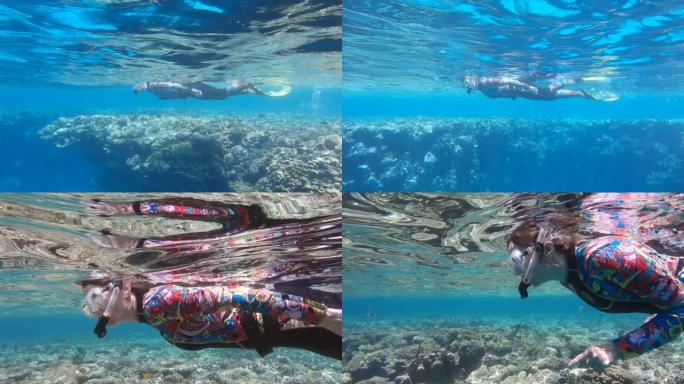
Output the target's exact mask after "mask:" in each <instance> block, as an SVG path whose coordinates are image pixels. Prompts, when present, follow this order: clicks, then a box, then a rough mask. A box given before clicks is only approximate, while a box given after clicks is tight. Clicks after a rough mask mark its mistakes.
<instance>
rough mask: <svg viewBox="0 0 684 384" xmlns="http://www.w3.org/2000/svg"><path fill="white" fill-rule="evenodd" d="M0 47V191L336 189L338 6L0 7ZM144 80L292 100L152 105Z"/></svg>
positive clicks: (130, 3)
mask: <svg viewBox="0 0 684 384" xmlns="http://www.w3.org/2000/svg"><path fill="white" fill-rule="evenodd" d="M0 41H1V42H2V48H1V49H0V141H2V142H3V143H4V144H5V145H4V147H5V149H4V150H3V151H2V153H0V161H2V163H3V164H4V166H3V167H2V169H0V190H2V191H10V192H12V191H37V192H42V191H65V192H66V191H68V192H73V191H84V192H88V191H107V192H112V191H126V192H131V191H188V192H192V191H197V192H206V191H256V190H258V191H312V190H317V191H320V190H326V191H335V190H338V189H339V188H338V187H339V181H340V179H341V165H339V153H340V151H341V148H340V145H336V144H339V142H340V140H339V118H340V112H339V105H340V97H341V74H340V67H341V64H340V56H341V4H340V3H339V2H330V1H315V2H306V3H299V2H288V3H281V2H255V1H246V2H240V3H239V4H237V3H236V4H227V3H225V2H216V1H209V2H202V1H185V0H173V1H163V2H158V1H147V0H140V1H138V0H126V1H99V0H94V1H79V2H76V3H74V2H70V1H57V2H54V1H45V2H33V3H31V4H29V3H26V2H22V1H8V2H3V4H2V5H0ZM141 81H146V82H150V81H163V82H175V83H194V82H204V83H206V84H208V85H211V86H214V87H216V88H218V89H223V88H224V87H225V84H226V82H230V81H244V82H249V83H253V84H255V86H257V87H258V88H260V89H263V90H265V91H274V90H278V89H281V88H282V87H289V89H291V92H290V93H289V94H287V95H285V96H282V97H257V96H254V95H242V96H240V97H237V96H236V97H230V98H228V99H225V100H199V99H193V98H187V99H178V100H160V99H158V98H157V97H155V96H154V95H153V94H151V93H148V92H144V93H140V94H138V95H135V94H134V92H133V85H134V84H136V83H138V82H141ZM48 126H51V127H53V129H52V130H48V131H49V132H48V131H46V130H45V128H46V127H48ZM56 130H59V134H57V133H56V132H55V131H56ZM283 136H285V137H287V139H281V140H278V139H279V138H280V137H283ZM67 141H68V143H67ZM326 142H327V145H326V144H325V143H326ZM174 144H177V145H176V146H174ZM286 158H295V159H298V161H292V164H284V163H285V159H286ZM321 163H334V164H333V165H336V166H337V169H335V168H333V167H332V166H331V167H330V168H329V169H326V170H325V171H324V172H320V168H321ZM291 168H296V169H297V171H293V170H292V169H291ZM285 173H289V174H294V175H293V176H292V177H291V178H290V180H283V177H282V174H285ZM307 180H308V182H307Z"/></svg>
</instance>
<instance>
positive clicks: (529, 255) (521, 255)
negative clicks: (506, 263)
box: [510, 243, 544, 299]
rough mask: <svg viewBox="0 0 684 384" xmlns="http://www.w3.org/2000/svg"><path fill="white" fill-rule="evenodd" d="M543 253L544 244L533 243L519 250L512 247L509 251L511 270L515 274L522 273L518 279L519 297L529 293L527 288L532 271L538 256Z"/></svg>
mask: <svg viewBox="0 0 684 384" xmlns="http://www.w3.org/2000/svg"><path fill="white" fill-rule="evenodd" d="M543 254H544V244H542V243H534V245H533V246H530V247H527V248H525V249H524V250H522V251H520V250H519V249H513V250H512V251H511V256H510V257H511V262H512V264H513V272H514V273H515V274H516V275H522V278H521V279H520V284H518V293H520V298H521V299H526V298H527V297H528V296H529V295H528V293H527V289H528V288H529V287H530V285H532V284H531V282H530V280H531V278H532V271H533V270H534V268H535V267H536V265H537V263H538V262H539V258H540V257H541V255H543ZM526 259H528V260H529V261H528V263H527V266H525V260H526Z"/></svg>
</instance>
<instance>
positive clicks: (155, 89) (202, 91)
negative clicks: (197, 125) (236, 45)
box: [133, 81, 290, 100]
mask: <svg viewBox="0 0 684 384" xmlns="http://www.w3.org/2000/svg"><path fill="white" fill-rule="evenodd" d="M133 91H134V92H135V94H138V92H145V91H147V92H150V93H153V94H154V95H155V96H157V97H158V98H160V99H164V100H170V99H187V98H188V97H192V98H195V99H202V100H223V99H226V98H228V97H231V96H239V95H259V96H270V97H278V96H285V95H287V94H288V93H289V92H290V89H289V87H287V86H284V87H282V88H281V89H280V90H279V91H263V90H261V89H259V88H257V87H256V86H255V85H254V84H251V83H248V82H244V81H229V82H226V84H225V87H223V88H217V87H214V86H211V85H209V84H206V83H203V82H193V83H178V82H173V81H141V82H138V83H137V84H135V85H134V86H133Z"/></svg>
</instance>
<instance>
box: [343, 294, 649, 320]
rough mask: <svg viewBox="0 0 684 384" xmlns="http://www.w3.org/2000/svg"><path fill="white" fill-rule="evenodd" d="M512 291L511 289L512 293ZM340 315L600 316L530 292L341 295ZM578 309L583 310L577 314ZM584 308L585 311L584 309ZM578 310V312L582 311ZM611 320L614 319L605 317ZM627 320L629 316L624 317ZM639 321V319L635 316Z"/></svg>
mask: <svg viewBox="0 0 684 384" xmlns="http://www.w3.org/2000/svg"><path fill="white" fill-rule="evenodd" d="M515 289H516V287H511V290H512V291H514V290H515ZM343 306H344V314H345V316H346V317H347V318H350V317H351V318H361V317H363V318H368V317H369V310H372V312H374V315H375V317H377V318H379V319H382V318H388V317H406V318H434V317H445V316H447V317H448V316H458V317H462V316H465V317H473V318H479V317H508V316H511V317H523V318H524V317H525V316H527V315H534V316H543V315H548V314H550V313H553V314H554V316H583V317H586V316H604V314H602V313H601V312H599V311H597V310H595V309H593V308H592V307H590V306H588V305H587V304H586V303H584V302H583V301H582V300H580V299H579V298H578V297H576V296H574V295H572V294H570V293H568V294H567V295H548V294H537V295H535V294H534V292H532V291H531V290H530V297H528V298H527V299H525V300H522V299H520V298H519V297H515V296H492V295H490V294H486V293H485V294H482V295H477V296H475V295H471V296H458V295H443V296H430V295H427V294H426V295H424V296H419V295H416V296H402V295H393V296H391V297H388V296H377V297H373V296H354V295H345V297H344V305H343ZM580 307H582V308H584V309H586V311H585V312H584V313H581V312H580ZM587 307H588V308H587ZM584 309H582V311H584ZM607 316H615V315H607ZM627 316H629V315H627ZM636 316H640V317H643V316H642V315H636Z"/></svg>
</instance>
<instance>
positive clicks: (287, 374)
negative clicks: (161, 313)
mask: <svg viewBox="0 0 684 384" xmlns="http://www.w3.org/2000/svg"><path fill="white" fill-rule="evenodd" d="M55 319H56V320H55ZM94 323H95V320H94V319H86V318H82V317H78V315H73V316H66V317H64V316H61V315H57V316H48V317H46V316H40V317H37V318H33V319H28V320H27V319H26V318H17V319H11V318H3V319H0V325H1V326H2V327H3V330H2V331H0V335H1V336H2V338H1V339H2V340H0V383H25V384H28V383H32V384H33V383H36V384H37V383H46V384H47V383H51V384H53V383H54V384H115V383H150V384H151V383H202V384H205V383H206V384H223V383H282V384H285V383H288V384H296V383H339V382H341V374H340V370H341V364H340V362H338V361H336V360H334V359H329V358H326V357H320V356H318V355H315V354H313V353H310V352H306V351H299V350H294V349H286V348H276V349H275V352H273V353H272V354H270V355H268V356H267V357H265V358H261V357H259V355H257V353H256V352H254V351H253V350H252V351H246V350H239V349H207V350H203V351H195V352H193V351H184V350H182V349H179V348H176V347H174V346H172V345H171V344H169V343H168V342H167V341H165V340H164V339H162V338H161V337H160V336H158V335H157V334H156V332H155V331H154V330H153V329H151V328H150V327H146V326H144V325H142V324H126V325H118V326H116V327H108V334H107V336H106V337H105V338H103V339H97V337H96V336H95V335H94V334H93V333H92V329H93V328H92V327H93V326H94Z"/></svg>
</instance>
